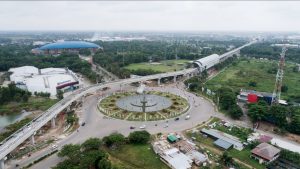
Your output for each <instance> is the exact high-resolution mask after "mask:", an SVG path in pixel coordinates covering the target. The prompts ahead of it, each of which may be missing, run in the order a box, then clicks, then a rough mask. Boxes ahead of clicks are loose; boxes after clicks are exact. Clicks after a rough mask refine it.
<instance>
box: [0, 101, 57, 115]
mask: <svg viewBox="0 0 300 169" xmlns="http://www.w3.org/2000/svg"><path fill="white" fill-rule="evenodd" d="M57 101H58V100H56V99H54V100H53V99H48V98H42V97H30V99H29V100H28V102H18V103H17V102H11V103H8V104H5V105H0V114H16V113H20V112H21V111H22V110H26V111H35V110H42V111H45V110H47V109H48V108H49V107H51V106H52V105H54V104H55V103H56V102H57Z"/></svg>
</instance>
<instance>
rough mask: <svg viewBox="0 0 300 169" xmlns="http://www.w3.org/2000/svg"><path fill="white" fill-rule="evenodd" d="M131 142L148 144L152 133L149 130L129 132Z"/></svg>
mask: <svg viewBox="0 0 300 169" xmlns="http://www.w3.org/2000/svg"><path fill="white" fill-rule="evenodd" d="M128 139H129V142H130V143H132V144H146V143H148V142H149V140H150V133H148V132H147V131H145V130H143V131H135V132H132V133H130V134H129V136H128Z"/></svg>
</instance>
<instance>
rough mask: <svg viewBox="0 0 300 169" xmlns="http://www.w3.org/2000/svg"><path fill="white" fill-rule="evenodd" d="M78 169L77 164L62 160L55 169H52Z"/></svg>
mask: <svg viewBox="0 0 300 169" xmlns="http://www.w3.org/2000/svg"><path fill="white" fill-rule="evenodd" d="M66 168H68V169H80V167H79V166H78V165H77V164H74V163H73V162H72V161H71V160H64V161H62V162H60V163H58V164H57V165H56V166H55V167H53V168H52V169H66Z"/></svg>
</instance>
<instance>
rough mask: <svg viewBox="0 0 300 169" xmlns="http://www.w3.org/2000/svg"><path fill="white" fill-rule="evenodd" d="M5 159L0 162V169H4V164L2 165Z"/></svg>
mask: <svg viewBox="0 0 300 169" xmlns="http://www.w3.org/2000/svg"><path fill="white" fill-rule="evenodd" d="M5 159H6V157H4V158H3V159H1V160H0V169H5V164H4V161H5Z"/></svg>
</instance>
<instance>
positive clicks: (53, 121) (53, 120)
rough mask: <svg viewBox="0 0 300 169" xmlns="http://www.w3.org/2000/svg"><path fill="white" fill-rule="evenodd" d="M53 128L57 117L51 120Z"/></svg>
mask: <svg viewBox="0 0 300 169" xmlns="http://www.w3.org/2000/svg"><path fill="white" fill-rule="evenodd" d="M51 128H55V117H53V118H52V119H51Z"/></svg>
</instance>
